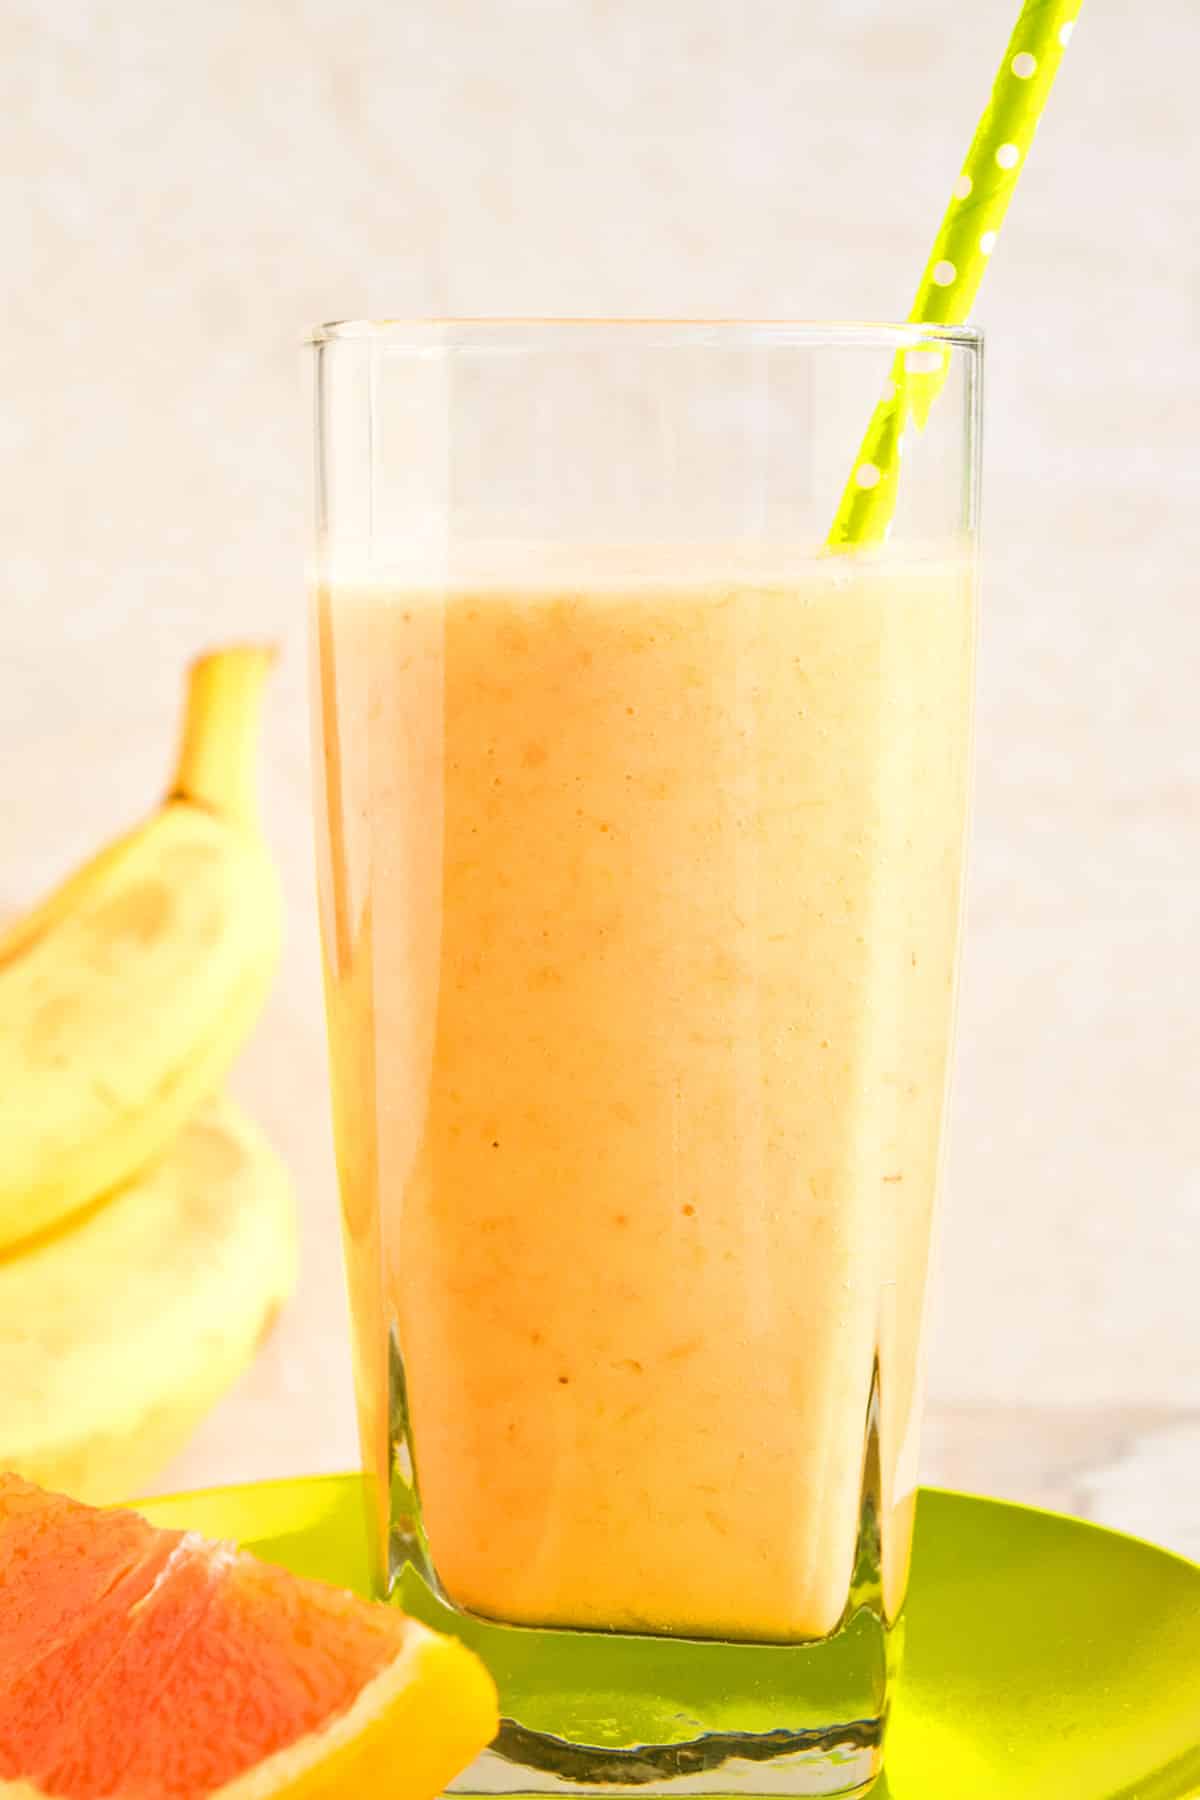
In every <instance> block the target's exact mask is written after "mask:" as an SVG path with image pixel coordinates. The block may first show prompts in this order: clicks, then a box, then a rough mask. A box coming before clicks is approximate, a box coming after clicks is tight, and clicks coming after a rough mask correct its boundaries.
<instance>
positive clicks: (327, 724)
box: [313, 321, 981, 1794]
mask: <svg viewBox="0 0 1200 1800" xmlns="http://www.w3.org/2000/svg"><path fill="white" fill-rule="evenodd" d="M315 348H316V359H317V365H318V379H317V388H318V434H319V458H318V477H319V479H318V490H319V492H318V510H319V517H318V542H317V558H316V570H315V578H314V606H313V620H314V636H315V660H316V670H317V680H316V717H317V736H318V753H317V755H318V770H319V775H318V783H319V803H318V808H317V810H318V816H319V838H320V884H321V907H322V923H323V934H324V949H325V960H326V985H327V1002H328V1017H329V1035H330V1048H331V1059H332V1070H333V1091H334V1109H335V1122H336V1134H337V1144H338V1155H339V1164H340V1179H341V1190H342V1204H343V1214H344V1222H345V1244H346V1257H347V1265H348V1276H349V1285H350V1298H351V1305H352V1312H353V1320H354V1333H355V1357H356V1380H357V1388H358V1399H359V1407H360V1422H361V1434H362V1446H363V1458H364V1465H365V1469H366V1473H367V1485H368V1494H369V1500H370V1510H371V1520H372V1532H373V1540H374V1553H375V1570H376V1580H377V1583H378V1588H379V1591H380V1593H381V1594H382V1593H390V1594H394V1595H396V1596H397V1598H399V1599H400V1600H401V1602H402V1603H403V1604H404V1605H405V1606H406V1607H407V1608H408V1609H409V1610H410V1611H414V1612H417V1613H419V1614H421V1615H422V1616H424V1617H426V1618H428V1619H431V1620H433V1621H434V1622H436V1623H440V1624H442V1625H443V1626H445V1627H446V1628H447V1629H450V1630H454V1631H457V1632H459V1633H460V1635H462V1636H463V1637H465V1638H467V1639H468V1640H469V1641H471V1642H472V1643H474V1644H476V1645H477V1646H478V1647H479V1648H480V1649H481V1650H482V1652H483V1654H484V1655H485V1657H486V1658H487V1659H488V1660H489V1662H490V1663H491V1666H492V1668H493V1671H494V1673H495V1674H496V1675H497V1678H498V1681H499V1684H500V1688H501V1697H502V1708H503V1712H504V1725H503V1729H502V1731H501V1734H500V1737H499V1738H498V1740H497V1742H496V1745H495V1746H494V1748H493V1750H492V1751H491V1752H489V1753H488V1755H487V1756H486V1757H485V1758H484V1759H483V1761H482V1762H481V1763H480V1764H477V1765H476V1766H475V1767H474V1768H473V1769H472V1770H471V1771H469V1772H468V1774H467V1775H466V1776H465V1777H463V1778H462V1780H461V1781H460V1783H459V1784H458V1786H459V1788H460V1790H461V1791H466V1792H483V1791H496V1790H502V1789H509V1790H511V1789H513V1788H517V1789H520V1790H521V1791H524V1792H527V1793H531V1792H543V1793H545V1792H553V1791H556V1790H559V1789H561V1790H562V1791H564V1792H565V1791H567V1790H570V1791H572V1792H576V1793H579V1792H585V1793H586V1792H589V1791H599V1790H605V1789H607V1788H610V1787H613V1786H620V1785H637V1786H639V1787H641V1788H642V1789H643V1790H644V1791H648V1792H650V1793H659V1792H666V1791H667V1790H673V1789H678V1790H680V1791H684V1792H688V1791H690V1792H704V1793H710V1792H719V1793H735V1792H736V1793H760V1792H761V1793H766V1792H771V1793H776V1794H778V1793H781V1792H795V1793H804V1794H834V1793H837V1794H842V1793H850V1792H854V1791H856V1790H857V1789H858V1788H860V1787H861V1786H862V1785H863V1784H864V1783H866V1782H867V1781H868V1780H869V1779H870V1778H871V1777H872V1776H873V1775H874V1774H875V1773H876V1771H877V1768H878V1762H879V1755H880V1745H881V1740H882V1734H883V1727H884V1721H885V1717H886V1712H887V1706H888V1693H889V1682H890V1680H891V1677H892V1674H893V1672H894V1669H895V1665H896V1660H897V1640H898V1630H897V1627H898V1621H899V1620H900V1617H901V1606H902V1602H903V1598H904V1590H905V1581H906V1575H907V1568H908V1557H909V1543H910V1536H911V1527H912V1510H913V1493H914V1484H915V1479H916V1445H917V1429H918V1411H919V1390H920V1382H921V1361H922V1351H921V1341H922V1320H923V1315H924V1306H925V1290H926V1273H927V1264H928V1257H929V1245H930V1232H931V1224H932V1220H933V1216H934V1213H935V1210H936V1200H937V1190H938V1176H939V1168H940V1164H941V1146H942V1136H943V1129H942V1128H943V1118H944V1113H945V1096H946V1084H947V1070H948V1064H949V1051H950V1038H951V1026H952V1014H953V1003H954V987H955V970H956V963H957V946H958V936H959V912H960V890H961V875H962V858H963V838H964V826H965V819H966V812H967V797H968V760H969V754H968V753H969V742H970V712H971V704H970V695H971V669H972V643H973V619H974V589H975V530H976V512H977V491H978V444H979V405H980V356H981V345H980V340H979V338H978V336H977V335H976V334H975V333H973V332H969V331H957V330H955V331H937V330H933V331H930V330H922V331H920V332H919V333H918V332H916V331H914V330H913V329H912V328H911V327H908V326H897V325H808V324H784V323H766V324H764V323H683V322H674V321H672V322H660V323H654V322H634V323H619V322H588V321H576V322H550V321H503V322H486V321H463V322H449V321H430V322H418V323H408V324H406V323H381V324H340V325H334V326H330V327H327V328H325V329H323V330H321V331H320V332H318V333H317V335H316V340H315ZM897 352H903V353H905V354H906V355H912V356H913V357H914V358H918V359H924V360H925V362H926V364H927V363H928V360H929V358H930V356H931V354H938V355H943V356H944V359H945V361H946V363H947V365H948V373H947V379H946V382H945V386H944V389H943V391H942V393H941V394H940V396H939V398H938V400H937V402H936V404H935V405H934V406H933V408H932V410H931V412H930V414H929V418H928V421H927V423H926V424H925V426H924V428H923V429H922V430H921V431H920V432H918V431H916V430H915V429H913V430H912V431H911V432H910V434H909V436H910V441H909V442H908V444H907V446H906V455H905V463H904V467H903V472H902V475H901V479H900V483H899V498H898V505H897V509H896V513H895V518H894V522H893V525H892V529H891V531H890V535H889V537H888V540H887V543H886V546H884V547H882V548H878V549H875V550H870V551H866V550H864V551H858V552H841V553H838V554H829V553H827V552H825V551H824V549H823V541H824V538H825V535H826V532H827V530H828V527H829V524H830V522H831V520H832V518H833V515H834V512H835V509H836V505H837V500H838V496H839V493H840V490H841V487H842V484H843V482H844V480H845V478H846V475H847V472H848V470H849V469H850V468H851V467H852V464H853V458H854V452H855V448H856V446H857V444H858V442H859V439H860V436H861V431H862V427H863V425H864V423H865V421H866V419H867V417H868V415H869V413H870V410H871V407H872V405H873V403H874V401H875V400H876V398H877V397H878V395H879V392H880V391H881V390H882V388H883V387H884V384H885V382H886V381H887V380H888V378H889V372H890V369H891V365H892V360H893V357H894V356H895V355H896V354H897ZM869 476H870V471H867V475H866V478H867V479H869Z"/></svg>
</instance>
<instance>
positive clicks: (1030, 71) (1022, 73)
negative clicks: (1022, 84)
mask: <svg viewBox="0 0 1200 1800" xmlns="http://www.w3.org/2000/svg"><path fill="white" fill-rule="evenodd" d="M1009 67H1010V69H1011V70H1012V72H1013V74H1014V75H1015V76H1016V78H1017V80H1018V81H1028V80H1029V77H1030V76H1031V75H1034V74H1036V73H1037V57H1036V56H1030V54H1029V52H1028V50H1022V51H1020V52H1019V54H1018V55H1016V56H1014V57H1013V59H1012V62H1011V63H1010V64H1009Z"/></svg>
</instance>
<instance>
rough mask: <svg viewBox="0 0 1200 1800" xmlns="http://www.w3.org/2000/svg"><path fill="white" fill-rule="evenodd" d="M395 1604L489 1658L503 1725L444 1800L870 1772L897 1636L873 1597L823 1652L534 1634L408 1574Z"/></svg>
mask: <svg viewBox="0 0 1200 1800" xmlns="http://www.w3.org/2000/svg"><path fill="white" fill-rule="evenodd" d="M392 1593H393V1596H394V1598H395V1599H396V1600H397V1601H398V1602H399V1604H400V1605H401V1606H403V1608H404V1610H405V1611H406V1612H408V1613H410V1614H412V1615H413V1616H415V1617H417V1618H421V1619H424V1620H425V1621H426V1623H427V1624H429V1625H432V1626H433V1627H435V1628H436V1629H437V1630H440V1631H448V1632H451V1633H453V1634H454V1635H455V1636H456V1637H459V1638H461V1639H463V1641H464V1642H466V1643H468V1644H470V1645H471V1647H472V1648H473V1649H474V1650H476V1651H477V1652H478V1653H479V1655H480V1656H482V1657H483V1659H484V1661H485V1662H486V1663H487V1665H488V1667H489V1668H490V1669H491V1671H492V1674H493V1675H494V1677H495V1679H496V1684H497V1687H498V1688H499V1690H500V1705H501V1726H500V1732H499V1735H498V1737H497V1738H496V1740H495V1742H494V1743H493V1745H492V1747H491V1749H490V1750H488V1751H487V1752H486V1754H485V1755H484V1756H482V1757H480V1758H479V1759H478V1761H476V1762H475V1763H474V1764H472V1766H471V1767H470V1768H469V1769H467V1770H466V1771H465V1772H464V1773H463V1774H462V1775H461V1776H459V1777H458V1779H457V1780H456V1781H454V1782H453V1783H452V1785H451V1787H450V1789H449V1791H450V1792H451V1793H454V1794H562V1795H567V1794H574V1795H580V1796H583V1795H588V1794H602V1793H603V1794H610V1793H612V1792H613V1791H614V1790H620V1789H628V1790H636V1792H637V1794H638V1795H647V1796H650V1795H660V1794H661V1795H667V1794H730V1795H733V1794H738V1795H747V1796H752V1795H756V1794H762V1795H768V1794H769V1795H781V1794H796V1795H812V1796H817V1795H822V1796H833V1795H841V1796H849V1795H855V1794H860V1793H863V1792H865V1791H866V1789H867V1788H868V1787H869V1786H870V1784H871V1782H872V1781H873V1780H874V1779H875V1778H876V1776H877V1775H878V1773H879V1769H880V1765H881V1757H882V1744H883V1733H884V1722H885V1716H886V1708H887V1695H888V1691H889V1686H890V1681H891V1678H892V1676H893V1674H894V1672H895V1665H896V1662H897V1660H898V1657H899V1653H900V1635H901V1628H900V1627H899V1626H896V1627H893V1628H892V1629H890V1630H889V1629H888V1628H887V1626H886V1625H885V1624H884V1621H883V1619H882V1618H881V1616H880V1614H879V1612H878V1610H877V1609H876V1605H875V1604H873V1602H875V1601H876V1593H874V1592H872V1593H871V1594H870V1596H869V1598H868V1599H867V1600H866V1603H865V1604H864V1603H860V1604H858V1605H857V1606H852V1607H851V1608H848V1609H847V1615H846V1618H845V1619H844V1620H843V1622H842V1625H841V1626H840V1628H839V1629H838V1630H837V1631H836V1632H834V1633H833V1635H832V1636H830V1637H828V1638H825V1639H822V1640H821V1641H820V1642H818V1643H804V1644H744V1643H722V1642H715V1641H703V1640H699V1639H691V1638H673V1637H655V1636H632V1635H625V1634H622V1633H619V1632H601V1631H565V1630H533V1629H530V1628H527V1627H524V1626H513V1625H501V1624H497V1623H495V1622H494V1621H491V1620H486V1619H481V1618H477V1617H474V1616H473V1615H471V1614H468V1613H464V1612H461V1611H459V1610H458V1609H457V1608H456V1607H453V1606H450V1605H449V1604H448V1603H447V1602H446V1600H445V1599H444V1598H443V1597H442V1596H441V1595H439V1594H438V1593H436V1591H435V1590H434V1588H433V1587H432V1585H431V1584H430V1583H429V1582H428V1581H427V1580H426V1579H424V1578H423V1576H422V1575H421V1574H420V1573H419V1572H418V1570H417V1569H416V1568H415V1567H414V1566H413V1564H412V1563H411V1562H408V1563H406V1564H404V1565H403V1566H402V1567H400V1568H398V1569H396V1570H395V1572H394V1580H393V1585H392Z"/></svg>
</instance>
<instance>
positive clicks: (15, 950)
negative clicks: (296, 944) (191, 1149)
mask: <svg viewBox="0 0 1200 1800" xmlns="http://www.w3.org/2000/svg"><path fill="white" fill-rule="evenodd" d="M272 660H273V654H272V652H271V651H269V650H265V649H261V648H257V647H239V648H235V649H231V650H225V651H219V652H217V653H215V654H214V655H212V656H208V657H204V658H202V659H200V661H198V662H197V663H195V664H194V665H193V667H192V669H191V671H190V675H189V684H188V694H187V705H186V710H185V716H184V724H183V733H182V743H181V747H180V753H179V759H178V764H177V769H176V774H175V779H174V781H173V783H172V785H171V788H170V791H169V793H168V796H167V798H166V800H165V801H164V803H163V804H162V805H161V806H160V808H159V809H158V810H157V812H155V813H154V814H153V815H152V817H151V818H150V819H148V820H147V821H146V822H145V823H144V824H143V825H141V826H139V827H138V828H137V829H136V830H134V831H132V832H129V833H128V834H126V835H125V836H124V837H122V838H120V839H119V840H118V841H117V842H115V843H113V844H111V845H109V846H107V847H106V848H105V849H104V850H102V851H101V852H100V854H99V855H98V856H97V857H95V858H94V859H93V860H92V861H91V862H89V863H87V864H85V865H84V867H83V868H81V869H80V870H78V871H77V872H76V873H75V874H74V875H72V876H70V877H69V878H68V879H67V880H66V881H65V882H64V883H63V884H62V885H61V887H60V888H59V889H58V890H57V891H56V892H55V893H54V894H52V895H51V896H50V897H49V899H47V900H45V901H43V902H42V904H41V905H40V906H38V907H36V908H35V909H34V911H33V912H31V913H30V914H29V915H28V916H27V917H26V918H24V919H22V920H21V921H19V922H18V923H17V925H16V926H15V927H13V928H11V929H10V930H9V931H8V933H7V934H6V935H5V936H4V937H2V938H0V1251H3V1250H4V1249H7V1248H9V1247H11V1246H12V1245H14V1244H17V1243H19V1242H21V1241H22V1240H25V1239H28V1238H31V1237H34V1236H36V1235H37V1234H40V1233H44V1232H45V1231H47V1230H49V1229H52V1228H54V1227H56V1226H57V1225H59V1224H60V1223H61V1222H62V1221H63V1220H65V1219H67V1218H69V1217H70V1216H71V1215H72V1214H73V1213H76V1212H78V1211H79V1210H80V1209H81V1208H83V1207H86V1206H88V1205H90V1204H91V1203H93V1202H94V1201H95V1200H96V1199H97V1197H98V1196H101V1195H104V1194H107V1193H110V1192H112V1191H113V1190H115V1189H117V1188H119V1187H121V1186H123V1185H124V1184H126V1183H128V1182H129V1181H131V1180H132V1179H133V1177H134V1176H135V1175H136V1174H137V1172H138V1171H139V1170H140V1169H142V1168H144V1167H146V1166H147V1165H148V1164H150V1163H151V1162H152V1161H153V1160H154V1159H155V1158H156V1157H159V1156H161V1155H162V1154H163V1153H164V1152H165V1151H166V1149H167V1146H168V1145H169V1144H170V1143H171V1141H172V1139H173V1138H174V1137H175V1135H176V1134H177V1133H178V1132H179V1131H180V1130H181V1128H182V1127H183V1126H184V1125H185V1123H186V1122H187V1121H188V1120H189V1119H190V1118H191V1117H192V1116H193V1114H194V1113H195V1112H196V1110H197V1108H198V1107H199V1106H201V1105H202V1104H203V1103H204V1102H205V1101H206V1100H208V1099H209V1098H210V1097H211V1096H212V1095H214V1094H215V1093H216V1092H217V1091H218V1090H219V1088H220V1087H221V1085H222V1082H223V1079H224V1076H225V1074H226V1072H227V1070H228V1068H229V1066H230V1065H231V1063H232V1062H233V1059H234V1057H235V1056H236V1054H237V1051H238V1049H239V1048H240V1046H241V1043H242V1041H243V1039H244V1038H245V1037H246V1035H247V1034H248V1032H249V1031H250V1029H251V1027H252V1025H253V1023H254V1021H255V1019H256V1018H257V1016H258V1013H259V1011H260V1009H261V1007H262V1004H263V1001H264V1000H265V998H266V995H267V991H268V989H269V987H270V983H271V980H272V977H273V975H274V972H275V967H276V964H277V961H278V954H279V946H280V939H281V903H280V895H279V888H278V882H277V879H276V876H275V872H274V868H273V866H272V863H271V860H270V856H269V854H268V851H267V847H266V844H265V841H264V839H263V836H262V833H261V830H260V828H259V821H258V807H257V746H258V736H259V726H260V715H261V702H262V691H263V686H264V682H265V677H266V674H267V671H268V669H269V667H270V664H271V661H272ZM3 1321H4V1315H3V1312H2V1310H0V1334H2V1333H3Z"/></svg>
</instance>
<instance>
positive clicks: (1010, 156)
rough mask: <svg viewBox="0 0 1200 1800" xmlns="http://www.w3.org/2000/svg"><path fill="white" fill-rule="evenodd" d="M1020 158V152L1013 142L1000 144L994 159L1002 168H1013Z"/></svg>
mask: <svg viewBox="0 0 1200 1800" xmlns="http://www.w3.org/2000/svg"><path fill="white" fill-rule="evenodd" d="M1020 160H1021V152H1020V151H1019V150H1018V149H1017V146H1016V145H1015V144H1001V146H1000V148H999V149H998V150H997V152H996V161H997V162H998V163H999V165H1000V167H1001V168H1002V169H1015V168H1016V166H1017V164H1018V163H1019V162H1020Z"/></svg>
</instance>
